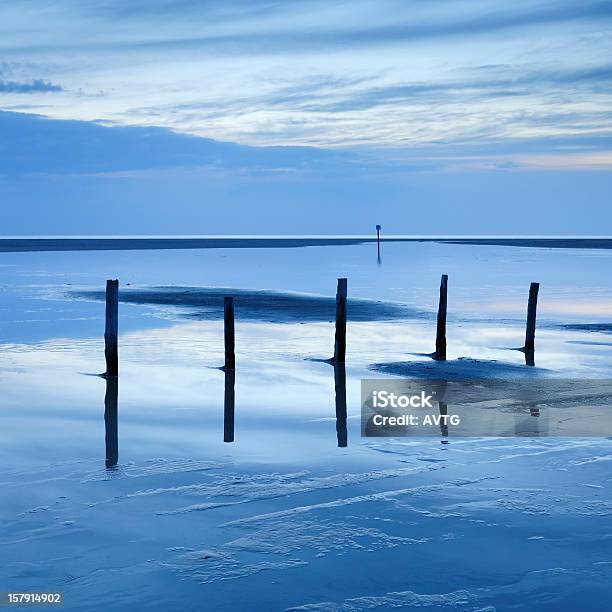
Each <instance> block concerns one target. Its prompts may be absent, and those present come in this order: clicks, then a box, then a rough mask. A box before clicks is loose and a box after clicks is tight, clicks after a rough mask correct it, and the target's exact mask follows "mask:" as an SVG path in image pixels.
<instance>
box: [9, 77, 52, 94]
mask: <svg viewBox="0 0 612 612" xmlns="http://www.w3.org/2000/svg"><path fill="white" fill-rule="evenodd" d="M58 91H64V89H63V87H62V86H61V85H57V84H56V83H51V82H50V81H43V80H42V79H34V80H33V81H30V82H29V83H22V82H18V81H3V80H0V93H18V94H27V93H51V92H58Z"/></svg>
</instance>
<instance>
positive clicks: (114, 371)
mask: <svg viewBox="0 0 612 612" xmlns="http://www.w3.org/2000/svg"><path fill="white" fill-rule="evenodd" d="M118 331H119V281H118V280H107V281H106V327H105V330H104V356H105V357H106V376H118V375H119V349H118V347H117V336H118Z"/></svg>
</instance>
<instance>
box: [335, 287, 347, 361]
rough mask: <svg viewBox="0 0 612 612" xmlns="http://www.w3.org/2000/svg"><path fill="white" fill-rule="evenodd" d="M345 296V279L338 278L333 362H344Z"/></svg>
mask: <svg viewBox="0 0 612 612" xmlns="http://www.w3.org/2000/svg"><path fill="white" fill-rule="evenodd" d="M346 296H347V280H346V278H339V279H338V289H337V290H336V341H335V343H334V363H344V361H345V357H346Z"/></svg>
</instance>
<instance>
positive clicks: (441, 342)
mask: <svg viewBox="0 0 612 612" xmlns="http://www.w3.org/2000/svg"><path fill="white" fill-rule="evenodd" d="M447 295H448V274H443V275H442V279H441V280H440V302H439V304H438V327H437V330H436V352H435V353H434V359H437V360H438V361H445V360H446V305H447Z"/></svg>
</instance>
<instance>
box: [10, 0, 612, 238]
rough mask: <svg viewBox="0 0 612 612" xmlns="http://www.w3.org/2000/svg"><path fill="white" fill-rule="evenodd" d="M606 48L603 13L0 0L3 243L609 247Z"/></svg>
mask: <svg viewBox="0 0 612 612" xmlns="http://www.w3.org/2000/svg"><path fill="white" fill-rule="evenodd" d="M611 34H612V0H608V1H602V0H582V1H570V0H529V1H527V0H514V1H513V2H503V3H502V2H490V1H488V0H486V1H484V0H430V1H427V2H425V1H416V0H377V1H375V2H374V1H371V0H370V1H368V2H365V1H362V0H351V1H334V2H332V1H319V0H310V1H308V0H305V1H297V0H296V1H294V0H283V1H280V0H279V1H273V0H249V1H246V0H245V1H239V0H224V1H216V0H204V1H202V0H200V1H196V0H172V1H171V0H131V1H129V2H127V1H119V0H96V1H95V2H94V1H84V0H55V1H50V0H20V2H5V3H2V4H0V111H3V112H1V113H0V127H1V128H2V133H1V138H2V140H1V141H0V164H1V165H0V197H1V198H2V202H3V204H2V207H3V208H4V209H5V212H6V213H7V214H4V215H3V216H4V220H3V225H4V228H5V229H4V231H3V232H2V233H68V232H82V233H101V232H108V233H116V232H127V231H129V232H138V231H143V232H159V231H163V230H164V229H166V228H167V229H168V231H173V232H185V233H191V232H195V233H215V232H216V231H219V232H222V233H231V232H232V231H237V232H240V233H250V232H253V233H261V232H280V233H299V232H301V231H308V232H310V233H328V232H330V233H341V232H345V231H346V232H358V233H362V232H366V231H370V226H372V225H373V224H374V223H376V222H381V223H383V224H384V225H385V227H388V228H390V231H393V233H415V232H416V233H426V234H430V233H436V232H437V231H443V232H445V233H574V232H579V233H592V234H598V233H606V232H605V231H603V232H602V229H604V230H605V227H602V221H604V222H605V221H612V213H611V212H609V210H608V209H609V208H610V207H609V206H607V200H608V199H609V195H610V187H611V186H612V181H611V180H610V170H612V36H611ZM41 116H42V117H44V118H45V119H43V118H41ZM177 194H180V198H177V197H176V195H177ZM173 196H174V197H173ZM169 197H170V198H172V199H174V200H176V201H174V202H173V203H172V204H170V203H169V202H168V198H169ZM164 200H165V201H164ZM7 202H10V203H11V204H9V205H7ZM100 205H107V206H110V207H115V209H116V210H117V211H118V214H117V216H116V219H115V220H114V221H112V222H109V221H106V222H101V220H100V219H99V218H98V217H97V215H96V214H95V213H94V212H93V207H94V206H100ZM119 213H121V214H119ZM313 213H314V214H313ZM511 213H512V214H511ZM522 213H524V214H529V215H530V217H531V221H532V224H533V228H532V230H531V231H525V229H526V228H525V224H524V220H523V219H519V218H517V215H518V214H522ZM317 214H320V215H321V217H322V218H317ZM237 216H238V217H239V219H237ZM374 217H376V218H374ZM323 218H324V219H325V222H323ZM194 228H196V229H194ZM521 228H522V229H521Z"/></svg>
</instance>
